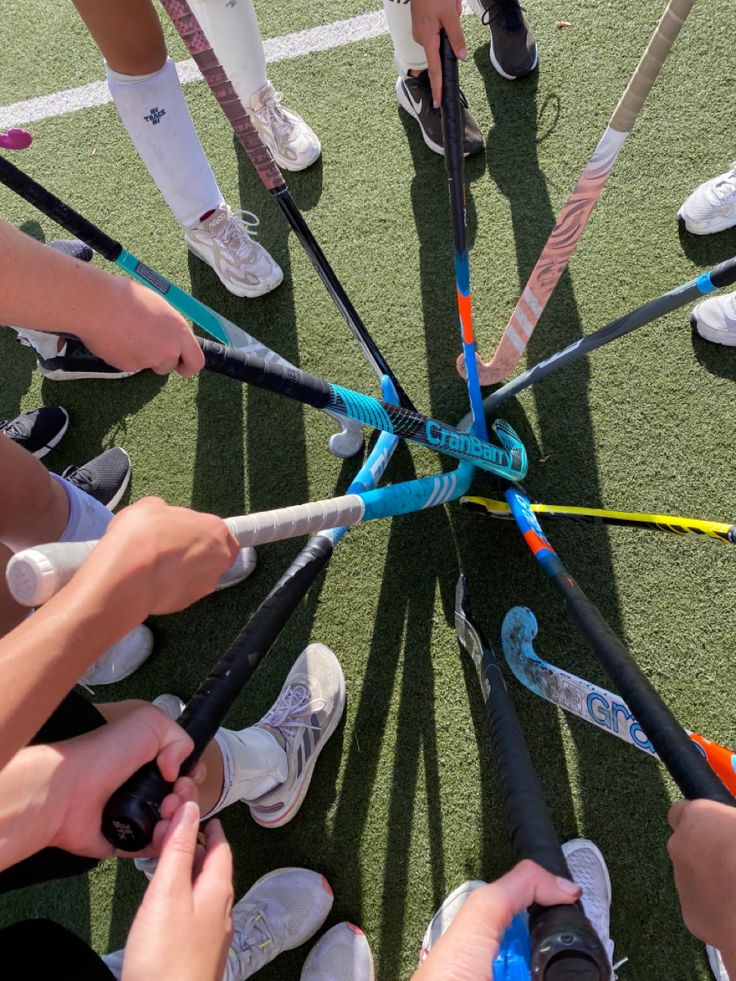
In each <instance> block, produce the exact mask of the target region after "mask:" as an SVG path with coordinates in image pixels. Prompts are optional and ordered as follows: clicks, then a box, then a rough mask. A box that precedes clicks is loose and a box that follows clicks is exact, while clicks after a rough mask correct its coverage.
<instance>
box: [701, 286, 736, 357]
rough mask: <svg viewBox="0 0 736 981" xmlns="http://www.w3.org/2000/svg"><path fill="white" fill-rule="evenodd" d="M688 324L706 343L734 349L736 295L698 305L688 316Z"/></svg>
mask: <svg viewBox="0 0 736 981" xmlns="http://www.w3.org/2000/svg"><path fill="white" fill-rule="evenodd" d="M690 324H691V325H692V326H693V327H694V328H695V330H697V332H698V333H699V334H700V336H701V337H702V338H704V339H705V340H706V341H713V343H714V344H725V345H726V346H727V347H736V293H726V294H725V295H724V296H712V297H710V299H708V300H703V301H701V302H700V303H698V305H697V306H696V307H694V308H693V312H692V313H691V314H690Z"/></svg>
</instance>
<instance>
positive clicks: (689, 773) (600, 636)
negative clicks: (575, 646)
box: [552, 569, 736, 807]
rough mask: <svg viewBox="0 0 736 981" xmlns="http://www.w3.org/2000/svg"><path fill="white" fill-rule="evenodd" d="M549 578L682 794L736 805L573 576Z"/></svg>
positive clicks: (565, 574) (559, 574)
mask: <svg viewBox="0 0 736 981" xmlns="http://www.w3.org/2000/svg"><path fill="white" fill-rule="evenodd" d="M552 582H553V583H554V584H555V586H556V587H557V589H558V590H559V592H560V593H561V594H562V596H563V597H564V599H565V606H566V607H567V609H568V611H569V613H570V616H571V617H572V618H573V620H574V621H575V622H576V623H577V625H578V627H579V628H580V631H581V633H582V634H583V636H584V637H585V639H586V640H587V641H588V643H589V644H590V646H591V648H592V650H593V651H594V653H595V654H596V656H597V657H598V659H599V660H600V662H601V664H602V665H603V667H604V668H605V670H606V672H607V673H608V674H609V675H610V677H611V679H612V680H613V681H614V682H615V684H616V685H617V687H618V690H619V692H620V693H621V697H622V698H624V699H625V700H626V702H627V703H628V705H629V708H630V709H631V711H632V712H633V713H634V715H635V716H636V719H637V721H638V723H639V725H641V727H642V728H643V729H644V731H645V732H646V734H647V736H648V737H649V739H650V740H651V742H652V745H653V746H654V748H655V749H656V750H657V753H658V754H659V756H660V758H661V759H662V762H663V763H664V765H665V766H666V767H667V769H668V770H669V772H670V775H671V776H672V778H673V780H674V781H675V783H676V784H677V786H678V787H679V788H680V790H681V792H682V793H683V795H684V796H685V797H686V798H688V799H689V800H696V799H700V798H702V799H705V800H714V801H718V802H719V803H721V804H729V805H731V806H732V807H736V800H734V798H733V797H732V796H731V794H730V793H729V792H728V790H727V789H726V787H725V786H724V785H723V783H722V782H721V780H720V779H719V778H718V777H717V776H716V774H715V773H714V772H713V770H711V768H710V767H709V766H708V764H707V762H706V761H705V760H704V759H703V757H702V756H701V755H700V752H699V751H698V749H697V747H696V745H695V743H693V742H692V740H691V739H690V738H689V737H688V735H687V733H686V732H685V731H684V729H683V728H682V726H681V725H680V724H679V722H678V721H677V719H676V718H675V717H674V715H673V714H672V712H671V711H670V709H669V708H668V707H667V705H666V704H665V703H664V701H663V699H662V698H661V696H660V695H659V693H658V692H657V690H656V689H655V688H654V686H653V685H652V684H651V682H650V681H649V679H648V678H647V677H646V676H645V675H644V674H643V673H642V671H641V670H640V668H639V666H638V665H637V664H636V662H635V661H634V659H633V658H632V657H631V655H630V654H629V652H628V651H627V650H626V648H625V647H624V645H623V644H622V643H621V641H620V640H619V639H618V637H617V636H616V634H614V632H613V631H612V630H611V628H610V627H609V626H608V624H607V623H606V621H605V620H604V619H603V617H602V616H601V614H600V612H599V611H598V609H597V608H596V607H595V606H594V605H593V604H592V603H591V602H590V600H589V599H588V597H587V596H586V595H585V594H584V593H583V591H582V590H581V589H580V587H579V586H578V584H577V583H576V582H575V581H574V579H572V578H571V577H570V576H569V575H568V574H567V572H566V571H565V570H564V569H563V570H561V571H558V572H556V573H555V574H554V575H553V576H552Z"/></svg>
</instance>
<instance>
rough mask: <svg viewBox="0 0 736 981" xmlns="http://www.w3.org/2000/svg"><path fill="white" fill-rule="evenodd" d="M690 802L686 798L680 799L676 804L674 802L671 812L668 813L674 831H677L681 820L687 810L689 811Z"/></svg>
mask: <svg viewBox="0 0 736 981" xmlns="http://www.w3.org/2000/svg"><path fill="white" fill-rule="evenodd" d="M687 806H688V802H687V801H686V800H678V801H677V803H676V804H673V805H672V807H671V808H670V811H669V814H668V815H667V820H668V821H669V823H670V827H671V828H672V830H673V831H677V829H678V827H679V825H680V822H681V821H682V819H683V818H684V817H685V812H686V811H687Z"/></svg>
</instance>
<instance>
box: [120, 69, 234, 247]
mask: <svg viewBox="0 0 736 981" xmlns="http://www.w3.org/2000/svg"><path fill="white" fill-rule="evenodd" d="M107 83H108V86H109V88H110V94H111V95H112V97H113V101H114V102H115V107H116V109H117V111H118V115H119V116H120V119H121V121H122V123H123V126H125V128H126V130H127V131H128V136H130V138H131V140H132V141H133V146H134V147H135V148H136V150H137V151H138V153H139V154H140V157H141V160H142V161H143V163H144V164H145V165H146V168H147V170H148V173H149V174H150V175H151V177H152V178H153V180H154V182H155V184H156V187H158V189H159V191H161V194H162V195H163V196H164V199H165V201H166V203H167V204H168V206H169V207H170V208H171V210H172V211H173V212H174V217H175V218H176V220H177V221H178V222H179V224H181V225H183V226H184V228H194V226H195V225H197V224H198V222H199V220H200V218H201V217H202V215H204V214H206V213H207V212H208V211H213V210H214V209H215V208H217V207H218V205H220V204H222V201H223V197H222V194H221V193H220V189H219V187H218V186H217V181H216V180H215V177H214V175H213V173H212V170H211V168H210V165H209V164H208V163H207V158H206V157H205V155H204V150H203V149H202V144H201V143H200V142H199V138H198V137H197V134H196V132H195V130H194V123H193V122H192V117H191V116H190V115H189V110H188V109H187V104H186V101H185V99H184V93H183V92H182V89H181V85H180V84H179V77H178V75H177V74H176V67H175V66H174V63H173V61H172V60H171V58H167V59H166V62H165V64H164V66H163V68H160V69H159V70H158V71H157V72H152V73H151V74H150V75H121V74H120V72H115V71H113V70H112V68H109V67H108V68H107Z"/></svg>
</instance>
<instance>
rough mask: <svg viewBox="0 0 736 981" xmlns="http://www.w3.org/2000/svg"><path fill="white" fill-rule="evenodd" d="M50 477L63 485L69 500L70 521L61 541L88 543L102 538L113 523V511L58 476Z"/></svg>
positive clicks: (53, 474)
mask: <svg viewBox="0 0 736 981" xmlns="http://www.w3.org/2000/svg"><path fill="white" fill-rule="evenodd" d="M49 476H50V477H51V478H52V479H53V480H55V481H57V483H59V484H61V486H62V487H63V488H64V490H65V491H66V496H67V498H68V500H69V519H68V520H67V523H66V528H65V529H64V531H63V532H62V535H61V538H60V539H59V541H60V542H87V541H92V540H94V539H95V538H100V537H102V535H104V533H105V529H106V528H107V526H108V525H109V524H110V522H111V521H112V517H113V515H112V511H108V510H107V508H106V507H105V505H104V504H100V502H99V501H96V500H95V499H94V497H92V496H91V495H90V494H87V493H86V492H85V491H83V490H80V488H79V487H75V485H74V484H71V483H69V481H68V480H64V478H63V477H59V476H58V474H55V473H52V474H49Z"/></svg>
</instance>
